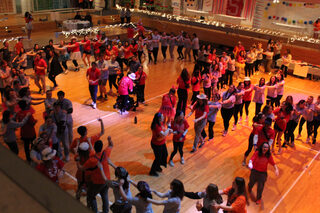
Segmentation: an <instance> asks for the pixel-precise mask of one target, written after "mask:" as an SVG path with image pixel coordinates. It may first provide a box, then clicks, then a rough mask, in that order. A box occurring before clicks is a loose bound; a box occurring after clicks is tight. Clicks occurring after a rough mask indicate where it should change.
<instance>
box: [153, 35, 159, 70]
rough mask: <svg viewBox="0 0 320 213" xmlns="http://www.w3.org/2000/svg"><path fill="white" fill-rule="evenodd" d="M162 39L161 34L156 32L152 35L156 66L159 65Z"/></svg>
mask: <svg viewBox="0 0 320 213" xmlns="http://www.w3.org/2000/svg"><path fill="white" fill-rule="evenodd" d="M160 39H161V36H160V35H159V32H158V31H157V30H155V31H154V34H152V46H153V50H152V53H153V59H154V64H157V59H158V52H159V42H160Z"/></svg>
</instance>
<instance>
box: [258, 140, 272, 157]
mask: <svg viewBox="0 0 320 213" xmlns="http://www.w3.org/2000/svg"><path fill="white" fill-rule="evenodd" d="M265 144H267V145H268V146H269V148H268V151H267V152H266V154H265V156H266V157H267V158H269V157H270V156H271V152H270V145H269V144H268V143H267V142H264V143H263V144H261V146H259V147H258V155H259V156H260V157H261V156H263V152H262V150H263V145H265Z"/></svg>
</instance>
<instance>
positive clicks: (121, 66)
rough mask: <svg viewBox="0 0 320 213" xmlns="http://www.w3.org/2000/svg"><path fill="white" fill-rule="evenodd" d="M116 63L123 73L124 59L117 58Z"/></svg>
mask: <svg viewBox="0 0 320 213" xmlns="http://www.w3.org/2000/svg"><path fill="white" fill-rule="evenodd" d="M116 61H117V62H118V63H119V66H120V69H121V71H123V61H124V58H120V57H117V59H116Z"/></svg>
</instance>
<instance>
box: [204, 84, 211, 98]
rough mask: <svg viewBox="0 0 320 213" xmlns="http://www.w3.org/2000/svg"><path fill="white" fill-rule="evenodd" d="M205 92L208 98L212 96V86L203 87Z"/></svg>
mask: <svg viewBox="0 0 320 213" xmlns="http://www.w3.org/2000/svg"><path fill="white" fill-rule="evenodd" d="M203 91H204V94H206V96H207V98H208V100H210V98H211V87H209V88H203Z"/></svg>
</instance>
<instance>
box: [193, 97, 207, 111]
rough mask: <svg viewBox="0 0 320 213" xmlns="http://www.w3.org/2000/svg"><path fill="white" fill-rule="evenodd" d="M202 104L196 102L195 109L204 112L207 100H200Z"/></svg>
mask: <svg viewBox="0 0 320 213" xmlns="http://www.w3.org/2000/svg"><path fill="white" fill-rule="evenodd" d="M201 102H202V104H200V102H199V100H198V101H197V103H196V105H195V109H197V108H200V109H201V110H202V111H204V108H205V106H206V105H208V100H207V99H202V101H201Z"/></svg>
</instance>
